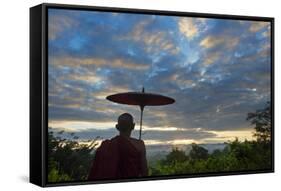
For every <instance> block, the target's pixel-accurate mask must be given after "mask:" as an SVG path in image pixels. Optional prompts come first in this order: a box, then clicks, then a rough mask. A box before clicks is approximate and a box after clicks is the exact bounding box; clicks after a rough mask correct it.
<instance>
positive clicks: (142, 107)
mask: <svg viewBox="0 0 281 191" xmlns="http://www.w3.org/2000/svg"><path fill="white" fill-rule="evenodd" d="M140 109H141V117H140V134H139V140H141V130H142V115H143V109H144V106H140Z"/></svg>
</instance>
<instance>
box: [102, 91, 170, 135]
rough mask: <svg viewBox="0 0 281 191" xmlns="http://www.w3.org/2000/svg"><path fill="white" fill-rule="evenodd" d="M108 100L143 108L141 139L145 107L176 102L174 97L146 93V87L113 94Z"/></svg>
mask: <svg viewBox="0 0 281 191" xmlns="http://www.w3.org/2000/svg"><path fill="white" fill-rule="evenodd" d="M106 99H107V100H109V101H112V102H115V103H120V104H127V105H138V106H140V109H141V120H140V134H139V139H141V130H142V116H143V109H144V107H145V106H160V105H168V104H172V103H174V102H175V100H174V99H173V98H170V97H167V96H163V95H160V94H152V93H146V92H145V91H144V88H142V92H126V93H118V94H113V95H110V96H107V97H106Z"/></svg>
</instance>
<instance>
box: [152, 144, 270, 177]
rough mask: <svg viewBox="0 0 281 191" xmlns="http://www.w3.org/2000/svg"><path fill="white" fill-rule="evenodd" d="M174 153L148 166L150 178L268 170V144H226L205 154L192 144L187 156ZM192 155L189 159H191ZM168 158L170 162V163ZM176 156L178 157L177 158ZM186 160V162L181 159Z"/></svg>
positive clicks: (178, 151) (203, 150)
mask: <svg viewBox="0 0 281 191" xmlns="http://www.w3.org/2000/svg"><path fill="white" fill-rule="evenodd" d="M176 152H177V153H181V155H179V154H178V155H175V154H171V153H175V151H174V150H173V151H172V152H171V153H170V154H168V155H167V156H166V158H165V159H163V160H159V161H158V162H157V163H155V164H154V165H153V166H149V168H150V169H149V172H150V175H151V176H156V175H177V174H196V173H206V172H231V171H245V170H265V169H270V168H271V149H270V144H269V143H265V142H264V143H262V142H257V141H244V142H239V141H238V140H237V139H236V140H235V141H233V142H229V143H228V144H227V146H226V149H224V150H222V151H220V150H215V151H214V152H213V153H212V154H208V151H207V152H206V149H204V148H203V147H201V146H199V145H196V144H193V145H192V150H191V151H190V153H189V155H187V154H185V152H184V151H180V150H177V151H176ZM191 155H192V156H191ZM171 156H173V159H172V160H171ZM177 157H179V158H177ZM183 158H185V160H182V159H183Z"/></svg>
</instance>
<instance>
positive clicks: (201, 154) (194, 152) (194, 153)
mask: <svg viewBox="0 0 281 191" xmlns="http://www.w3.org/2000/svg"><path fill="white" fill-rule="evenodd" d="M189 156H190V158H191V159H207V158H208V150H207V149H205V148H204V147H200V146H199V145H197V144H195V143H192V149H191V151H190V153H189Z"/></svg>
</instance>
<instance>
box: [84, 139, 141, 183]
mask: <svg viewBox="0 0 281 191" xmlns="http://www.w3.org/2000/svg"><path fill="white" fill-rule="evenodd" d="M145 155H146V154H145V146H144V143H143V141H142V140H137V139H134V138H128V137H124V136H116V137H114V138H112V139H111V140H105V141H103V142H102V144H101V146H100V147H99V148H98V149H97V151H96V154H95V158H94V161H93V164H92V168H91V170H90V173H89V177H88V179H89V180H107V179H123V178H136V177H141V176H147V162H146V156H145Z"/></svg>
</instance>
